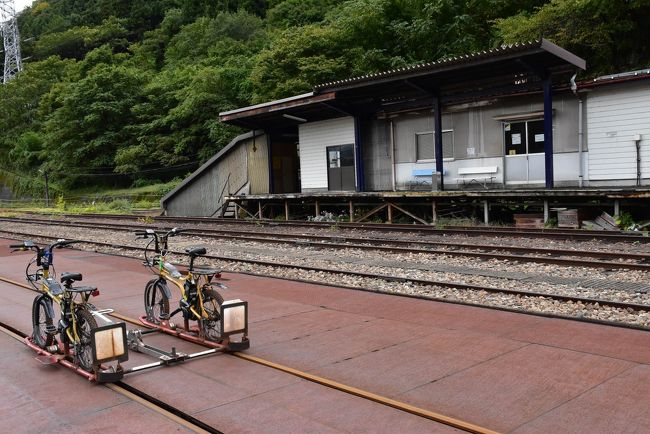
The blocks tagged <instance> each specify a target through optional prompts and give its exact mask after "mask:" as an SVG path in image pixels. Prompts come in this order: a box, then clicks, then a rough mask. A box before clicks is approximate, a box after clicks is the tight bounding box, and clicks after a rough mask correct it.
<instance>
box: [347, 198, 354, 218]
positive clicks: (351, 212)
mask: <svg viewBox="0 0 650 434" xmlns="http://www.w3.org/2000/svg"><path fill="white" fill-rule="evenodd" d="M348 205H349V207H350V223H353V222H354V204H353V203H352V201H349V202H348Z"/></svg>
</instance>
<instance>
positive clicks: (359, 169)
mask: <svg viewBox="0 0 650 434" xmlns="http://www.w3.org/2000/svg"><path fill="white" fill-rule="evenodd" d="M354 167H355V168H356V177H357V191H366V180H365V174H364V170H363V152H362V150H361V120H360V119H359V117H358V116H355V117H354Z"/></svg>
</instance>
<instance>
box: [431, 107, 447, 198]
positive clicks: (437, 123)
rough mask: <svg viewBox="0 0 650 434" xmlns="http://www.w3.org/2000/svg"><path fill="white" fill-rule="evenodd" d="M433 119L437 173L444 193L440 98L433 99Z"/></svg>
mask: <svg viewBox="0 0 650 434" xmlns="http://www.w3.org/2000/svg"><path fill="white" fill-rule="evenodd" d="M433 112H434V113H433V117H434V128H435V132H434V134H433V136H434V137H433V139H434V144H435V146H434V149H435V154H434V155H435V158H436V172H438V173H440V191H444V189H445V182H444V179H445V177H444V174H443V170H444V167H443V164H442V158H443V156H442V104H441V103H440V97H439V96H438V95H434V97H433Z"/></svg>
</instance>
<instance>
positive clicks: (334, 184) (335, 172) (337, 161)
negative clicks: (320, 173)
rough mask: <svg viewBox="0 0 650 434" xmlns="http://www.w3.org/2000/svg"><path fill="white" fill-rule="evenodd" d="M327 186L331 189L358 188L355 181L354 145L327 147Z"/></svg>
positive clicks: (345, 189)
mask: <svg viewBox="0 0 650 434" xmlns="http://www.w3.org/2000/svg"><path fill="white" fill-rule="evenodd" d="M327 188H328V190H330V191H350V190H355V189H356V184H355V182H354V145H340V146H328V147H327Z"/></svg>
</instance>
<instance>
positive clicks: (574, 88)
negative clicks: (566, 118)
mask: <svg viewBox="0 0 650 434" xmlns="http://www.w3.org/2000/svg"><path fill="white" fill-rule="evenodd" d="M576 75H577V74H573V77H571V91H573V94H574V95H575V96H576V98H578V187H579V188H582V182H583V173H582V146H583V140H584V137H583V136H584V132H583V129H582V98H580V95H578V84H577V83H576Z"/></svg>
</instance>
